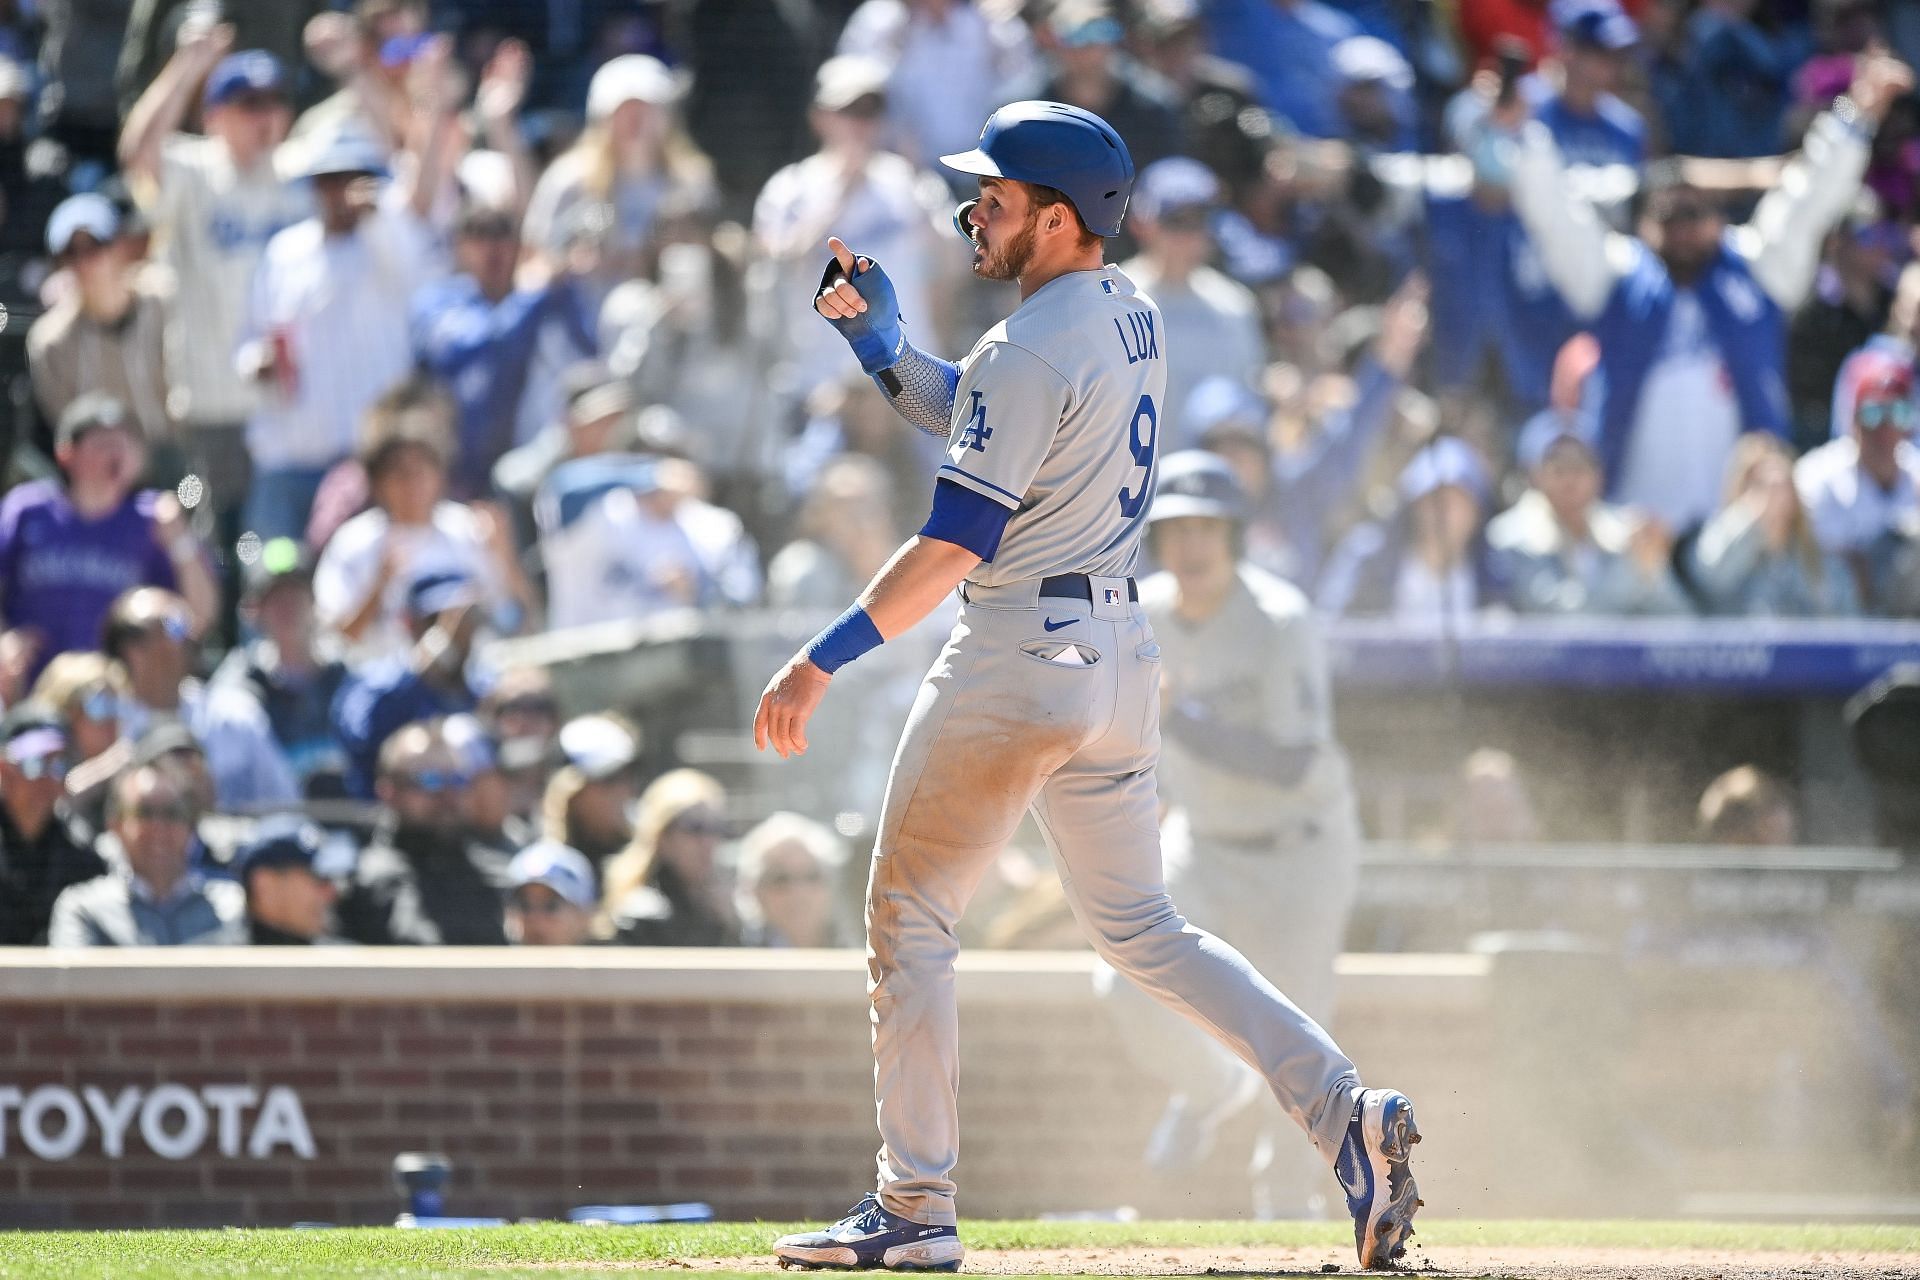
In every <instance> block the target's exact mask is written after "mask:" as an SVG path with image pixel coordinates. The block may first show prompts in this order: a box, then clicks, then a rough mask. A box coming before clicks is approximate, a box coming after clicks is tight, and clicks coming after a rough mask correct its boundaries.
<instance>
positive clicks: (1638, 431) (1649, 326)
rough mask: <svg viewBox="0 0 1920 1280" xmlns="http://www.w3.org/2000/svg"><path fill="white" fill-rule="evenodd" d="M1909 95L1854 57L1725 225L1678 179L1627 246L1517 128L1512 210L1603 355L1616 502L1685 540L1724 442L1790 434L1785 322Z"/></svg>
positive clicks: (1717, 477) (1605, 443) (1511, 112)
mask: <svg viewBox="0 0 1920 1280" xmlns="http://www.w3.org/2000/svg"><path fill="white" fill-rule="evenodd" d="M1911 85H1912V74H1911V72H1909V71H1908V70H1907V68H1906V67H1905V66H1903V65H1901V64H1900V63H1898V62H1895V61H1893V60H1892V59H1890V58H1886V57H1883V56H1879V55H1875V56H1871V57H1864V58H1862V59H1861V61H1860V69H1859V72H1858V74H1857V76H1856V78H1855V81H1854V85H1853V91H1852V94H1851V96H1849V97H1847V98H1843V99H1840V100H1839V101H1840V106H1839V107H1838V108H1837V109H1836V111H1833V112H1828V113H1826V114H1823V115H1822V116H1820V117H1819V118H1818V119H1816V120H1815V122H1814V124H1813V126H1812V128H1811V129H1810V130H1809V131H1808V134H1807V140H1806V146H1805V147H1804V148H1803V149H1802V151H1801V152H1800V153H1799V155H1798V156H1796V157H1795V158H1794V159H1793V160H1792V161H1791V162H1790V163H1789V165H1788V167H1787V169H1786V170H1785V172H1784V173H1783V174H1782V176H1781V179H1780V183H1779V185H1778V186H1776V187H1775V188H1774V189H1773V190H1771V191H1769V192H1768V193H1767V194H1766V195H1765V196H1764V197H1763V198H1762V199H1761V202H1760V204H1759V207H1758V208H1757V209H1756V210H1755V212H1754V216H1753V218H1752V220H1751V221H1749V222H1748V223H1747V224H1746V225H1744V226H1741V227H1737V228H1733V229H1728V227H1727V225H1726V221H1725V219H1724V218H1723V217H1722V215H1721V214H1720V212H1719V211H1718V210H1717V208H1716V207H1715V206H1714V205H1713V204H1712V203H1711V201H1710V200H1709V198H1708V197H1707V196H1706V194H1705V193H1703V192H1701V191H1699V190H1698V189H1697V188H1694V187H1692V186H1690V185H1688V184H1687V183H1686V181H1685V179H1684V178H1683V177H1681V176H1680V175H1679V174H1678V171H1677V170H1676V171H1672V172H1670V173H1667V174H1663V175H1660V176H1659V177H1658V180H1657V181H1655V183H1654V187H1653V189H1652V190H1651V191H1650V193H1649V194H1648V197H1647V200H1646V207H1645V212H1644V215H1643V217H1642V219H1641V224H1640V235H1639V237H1638V238H1630V237H1627V236H1624V235H1619V234H1617V233H1612V232H1609V231H1607V230H1606V229H1605V227H1604V226H1603V225H1602V224H1601V222H1600V221H1599V220H1598V218H1597V217H1596V216H1595V215H1594V213H1593V211H1592V209H1591V208H1589V207H1588V206H1587V205H1586V204H1585V203H1584V202H1582V201H1581V200H1579V199H1578V198H1577V197H1575V196H1574V195H1573V194H1572V193H1571V192H1570V190H1569V189H1568V187H1567V185H1566V181H1565V172H1564V169H1563V166H1562V165H1561V163H1560V159H1559V154H1558V150H1557V148H1556V147H1555V146H1554V145H1553V139H1552V135H1551V134H1549V133H1548V132H1547V130H1546V129H1545V128H1544V127H1542V126H1539V125H1538V124H1537V122H1536V123H1534V124H1529V125H1526V126H1525V127H1523V128H1522V129H1521V130H1520V131H1519V133H1518V135H1517V136H1518V141H1517V143H1516V144H1514V145H1513V146H1512V162H1513V201H1514V207H1515V209H1516V210H1517V211H1518V212H1519V214H1520V220H1521V222H1522V223H1523V224H1524V225H1525V226H1526V228H1527V232H1528V235H1529V236H1530V237H1531V238H1532V240H1533V242H1534V244H1535V245H1536V247H1537V248H1538V249H1539V252H1540V259H1541V265H1542V267H1543V268H1544V269H1545V273H1546V276H1547V278H1548V279H1550V280H1551V281H1553V283H1554V286H1555V288H1556V289H1558V291H1559V293H1560V295H1561V297H1562V298H1563V299H1564V300H1565V302H1566V304H1567V306H1568V308H1569V309H1570V310H1571V311H1572V312H1573V314H1574V316H1575V317H1576V319H1578V320H1579V322H1580V323H1582V324H1583V325H1585V326H1586V327H1588V328H1590V330H1591V331H1592V333H1593V335H1594V337H1595V338H1596V339H1597V340H1598V341H1599V344H1600V359H1601V368H1600V372H1601V377H1602V385H1603V387H1604V392H1603V394H1602V396H1601V402H1600V406H1599V435H1598V437H1597V446H1598V451H1599V454H1600V458H1601V463H1602V466H1603V468H1604V469H1605V473H1606V477H1607V492H1608V493H1609V494H1610V495H1611V496H1612V497H1613V498H1614V499H1615V500H1617V501H1622V502H1626V503H1629V504H1631V505H1633V506H1636V507H1641V508H1644V509H1645V510H1647V511H1649V512H1651V513H1652V514H1654V515H1656V516H1658V517H1659V518H1660V519H1661V521H1662V522H1664V523H1665V524H1666V525H1667V526H1668V527H1669V528H1672V529H1675V530H1680V531H1685V530H1687V529H1689V528H1691V527H1692V526H1694V525H1696V524H1698V523H1699V522H1700V521H1702V520H1703V519H1705V518H1706V517H1707V516H1708V515H1710V514H1711V513H1712V512H1713V511H1714V510H1715V508H1716V507H1717V506H1718V505H1719V501H1718V498H1719V488H1720V482H1721V475H1722V472H1723V470H1724V468H1725V465H1726V459H1727V455H1728V452H1729V451H1730V450H1731V449H1732V447H1733V441H1734V438H1735V437H1736V436H1738V435H1739V434H1740V433H1741V432H1742V431H1745V430H1757V431H1767V432H1771V433H1773V434H1775V435H1780V436H1785V435H1786V434H1787V432H1788V430H1789V424H1790V417H1789V415H1790V412H1791V407H1790V405H1789V404H1788V401H1787V394H1786V383H1785V378H1784V365H1785V358H1786V353H1785V346H1784V339H1785V333H1786V316H1787V314H1788V313H1790V312H1791V311H1792V310H1793V309H1794V308H1796V307H1798V306H1799V305H1800V303H1801V302H1802V301H1803V300H1805V298H1806V296H1807V293H1808V291H1809V290H1810V289H1811V287H1812V285H1813V277H1814V273H1815V271H1816V270H1817V269H1818V266H1819V256H1820V249H1821V246H1822V244H1823V243H1824V241H1825V239H1826V233H1827V230H1828V228H1829V227H1830V226H1831V225H1832V224H1833V223H1834V222H1835V221H1836V220H1837V219H1838V218H1839V217H1840V216H1841V215H1842V214H1843V213H1844V212H1845V211H1846V210H1847V209H1848V208H1849V207H1850V206H1851V205H1852V203H1853V201H1854V199H1855V198H1856V196H1857V195H1858V194H1859V191H1860V179H1861V175H1862V174H1863V173H1864V172H1865V169H1866V164H1867V159H1868V153H1869V149H1870V139H1871V136H1872V132H1873V130H1874V129H1875V128H1876V127H1877V125H1878V123H1879V121H1880V119H1881V118H1882V117H1883V116H1884V115H1885V113H1886V112H1887V111H1888V109H1889V108H1890V107H1891V106H1892V103H1893V100H1894V98H1896V97H1897V96H1899V95H1900V94H1901V93H1902V92H1904V91H1905V90H1906V89H1907V88H1909V87H1910V86H1911ZM1524 112H1525V106H1524V102H1521V103H1515V104H1511V105H1510V106H1509V107H1506V108H1501V109H1499V113H1504V114H1502V116H1501V119H1502V122H1503V126H1504V125H1505V124H1511V123H1512V122H1513V121H1514V120H1515V119H1517V118H1518V117H1520V116H1522V115H1524ZM1497 114H1498V113H1497Z"/></svg>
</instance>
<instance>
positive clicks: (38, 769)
mask: <svg viewBox="0 0 1920 1280" xmlns="http://www.w3.org/2000/svg"><path fill="white" fill-rule="evenodd" d="M13 767H14V768H16V769H18V770H19V771H20V776H21V777H23V778H25V779H26V780H27V781H28V782H38V781H39V780H40V779H42V778H51V779H53V780H54V781H55V782H64V781H65V780H66V777H67V759H66V757H65V756H33V757H30V758H29V759H26V760H15V761H14V762H13Z"/></svg>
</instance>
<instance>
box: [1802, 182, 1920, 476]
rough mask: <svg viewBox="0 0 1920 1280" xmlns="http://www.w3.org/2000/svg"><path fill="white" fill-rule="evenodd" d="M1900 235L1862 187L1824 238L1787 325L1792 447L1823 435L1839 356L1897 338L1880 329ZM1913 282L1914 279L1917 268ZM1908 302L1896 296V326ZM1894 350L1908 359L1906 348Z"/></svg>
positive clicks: (1899, 259) (1902, 253)
mask: <svg viewBox="0 0 1920 1280" xmlns="http://www.w3.org/2000/svg"><path fill="white" fill-rule="evenodd" d="M1908 234H1909V233H1908V231H1907V229H1906V228H1905V227H1903V226H1901V225H1900V224H1898V223H1895V222H1889V221H1884V220H1882V218H1881V217H1880V202H1879V201H1878V200H1876V199H1875V198H1874V197H1873V196H1871V195H1870V194H1866V193H1862V194H1861V196H1860V198H1859V199H1858V200H1857V201H1855V203H1854V207H1853V209H1852V211H1851V212H1850V213H1849V214H1848V215H1847V218H1846V221H1845V222H1843V223H1842V224H1841V225H1840V227H1839V228H1838V229H1837V230H1836V231H1835V232H1834V233H1833V235H1832V236H1831V237H1830V238H1829V240H1828V242H1827V252H1826V255H1825V257H1824V258H1823V260H1822V262H1821V265H1820V271H1819V274H1818V275H1816V276H1815V277H1814V282H1813V292H1812V294H1811V295H1810V296H1809V297H1808V298H1807V300H1806V302H1804V303H1803V304H1801V307H1800V309H1799V310H1798V311H1796V312H1794V314H1793V323H1792V324H1791V325H1790V326H1788V329H1787V393H1788V395H1789V396H1790V397H1791V398H1792V401H1793V444H1794V447H1795V448H1796V449H1798V450H1800V451H1805V450H1808V449H1813V448H1817V447H1819V446H1820V445H1822V444H1825V443H1826V442H1827V441H1828V440H1829V439H1830V438H1831V436H1832V431H1833V407H1834V403H1835V399H1836V389H1837V388H1838V386H1839V385H1840V383H1841V381H1842V378H1843V373H1842V370H1843V369H1844V368H1845V365H1846V361H1847V358H1848V357H1849V356H1850V355H1852V354H1853V353H1854V352H1855V351H1856V350H1858V349H1860V348H1861V347H1864V346H1867V345H1869V344H1872V345H1874V346H1880V345H1882V344H1883V343H1884V344H1886V345H1888V346H1889V347H1891V346H1892V345H1893V344H1895V343H1897V342H1900V341H1902V340H1901V339H1898V338H1896V337H1895V336H1894V334H1893V333H1887V334H1885V335H1882V334H1881V333H1880V331H1881V329H1882V326H1883V325H1886V324H1887V321H1888V320H1889V318H1890V316H1891V314H1892V308H1891V305H1890V304H1891V300H1892V295H1893V286H1894V284H1895V282H1896V280H1898V279H1899V278H1900V276H1901V269H1902V266H1903V264H1904V263H1905V262H1906V259H1907V257H1908V255H1909V249H1908V246H1907V244H1906V240H1907V237H1908ZM1915 284H1916V285H1920V275H1917V276H1916V277H1915ZM1911 287H1913V286H1910V288H1911ZM1916 302H1920V299H1916V298H1914V297H1913V296H1912V295H1911V294H1909V296H1908V297H1907V298H1906V299H1905V300H1904V302H1903V306H1904V312H1905V317H1904V318H1905V321H1906V323H1905V324H1904V325H1903V326H1902V327H1903V328H1906V329H1910V328H1911V323H1912V314H1913V311H1912V308H1913V307H1914V306H1915V305H1916ZM1888 327H1889V328H1891V327H1892V326H1890V325H1889V326H1888ZM1902 354H1903V355H1904V356H1906V357H1907V358H1911V348H1910V347H1909V348H1908V349H1907V350H1906V351H1905V352H1903V353H1902Z"/></svg>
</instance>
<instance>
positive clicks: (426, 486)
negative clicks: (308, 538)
mask: <svg viewBox="0 0 1920 1280" xmlns="http://www.w3.org/2000/svg"><path fill="white" fill-rule="evenodd" d="M452 416H453V405H452V402H451V401H450V400H449V399H448V397H447V396H446V394H445V393H444V392H442V391H441V390H440V388H439V387H438V386H437V385H435V384H434V383H431V382H428V381H426V380H424V379H413V380H410V381H408V382H405V383H402V384H401V385H399V386H397V387H395V388H393V389H392V390H390V391H388V392H387V393H386V394H385V395H383V396H381V397H380V399H379V400H378V401H377V402H375V404H374V405H373V407H372V409H371V410H369V411H368V414H367V420H366V426H365V432H364V437H363V443H362V445H361V450H360V465H361V467H362V469H363V470H364V471H365V474H366V479H367V491H368V496H369V497H370V498H371V499H372V502H371V504H370V505H369V506H368V508H367V509H366V510H365V511H362V512H361V513H360V514H359V515H357V516H354V517H353V518H352V519H351V520H348V521H347V522H346V523H345V524H343V525H341V526H340V527H339V529H338V530H336V531H335V532H334V535H333V537H331V538H330V539H328V540H327V546H326V550H324V551H322V552H321V553H320V560H319V563H318V564H317V565H316V566H315V567H314V571H313V596H314V605H315V609H316V610H317V613H318V617H319V620H320V624H321V625H322V626H323V627H325V628H327V629H329V630H331V631H334V632H337V633H338V634H339V635H340V636H341V638H342V639H343V640H344V641H345V642H346V644H347V646H348V650H349V656H350V660H351V661H352V663H353V664H354V665H356V666H363V665H366V664H368V663H372V662H376V661H379V660H381V659H385V658H391V657H396V656H399V655H402V654H404V653H405V652H406V650H407V647H408V645H410V644H411V643H412V642H413V640H414V638H415V637H413V636H412V635H410V634H409V631H408V627H407V615H408V609H407V603H406V593H407V589H408V584H409V583H411V582H413V581H415V580H416V579H418V578H419V577H420V576H421V575H423V574H427V573H443V574H455V575H458V576H459V577H461V578H462V579H464V580H466V581H467V582H470V583H471V584H472V585H473V586H474V587H475V589H476V590H477V591H478V592H479V595H480V600H481V603H482V604H483V605H484V607H485V609H486V611H487V615H488V618H489V620H490V621H491V623H492V624H493V626H494V628H495V629H496V630H498V631H501V632H504V633H507V634H512V633H513V632H515V631H518V630H519V629H520V627H521V625H522V623H523V622H524V620H525V618H526V616H527V614H528V612H529V611H530V610H531V607H532V604H533V599H532V589H531V588H530V587H528V585H527V582H526V579H525V577H524V576H523V575H522V574H521V572H520V567H519V563H518V561H517V559H516V557H515V555H514V552H513V545H512V534H513V531H512V528H511V522H510V518H509V517H507V516H506V515H504V513H502V512H501V511H500V510H499V509H498V508H497V507H496V506H495V505H493V504H490V503H477V502H476V503H470V504H469V503H462V502H455V501H452V500H451V499H449V498H448V497H447V496H446V490H447V476H448V465H447V464H448V449H449V441H450V438H451V436H452V427H451V418H452Z"/></svg>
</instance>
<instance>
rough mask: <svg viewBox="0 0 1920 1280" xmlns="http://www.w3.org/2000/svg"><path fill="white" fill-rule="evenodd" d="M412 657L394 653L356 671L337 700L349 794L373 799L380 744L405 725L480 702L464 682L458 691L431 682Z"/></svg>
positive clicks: (335, 714) (335, 726) (338, 732)
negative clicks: (416, 669)
mask: <svg viewBox="0 0 1920 1280" xmlns="http://www.w3.org/2000/svg"><path fill="white" fill-rule="evenodd" d="M410 658H411V655H403V656H401V657H397V658H390V659H388V660H387V661H385V662H378V663H375V664H373V665H372V666H370V667H367V668H366V669H365V670H362V671H357V672H355V673H354V674H353V675H351V676H349V677H348V678H347V682H346V683H345V684H343V685H341V686H340V692H339V694H338V695H337V696H335V698H334V700H333V731H334V734H335V735H336V736H337V737H338V738H339V739H340V745H341V747H342V748H343V749H344V750H345V751H346V753H347V794H348V795H351V796H356V797H358V798H360V799H363V800H371V799H373V780H374V778H375V776H376V775H377V774H378V771H379V763H380V748H381V747H382V746H384V745H385V744H386V741H387V739H388V738H390V737H392V736H393V734H394V732H395V731H396V730H397V729H399V728H400V727H401V726H403V725H407V724H411V723H413V722H414V721H415V720H431V719H433V718H435V717H436V716H450V715H455V714H457V713H459V712H462V711H471V710H473V709H474V707H475V706H476V705H477V702H476V700H475V698H474V696H473V692H472V691H471V690H470V689H468V688H467V686H466V684H465V682H464V681H463V682H462V683H461V686H460V688H459V689H457V690H447V689H442V688H440V687H439V686H437V685H433V684H429V683H428V682H427V680H426V678H425V677H424V676H422V675H420V673H419V672H417V671H415V670H414V669H413V667H412V664H411V661H410Z"/></svg>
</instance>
